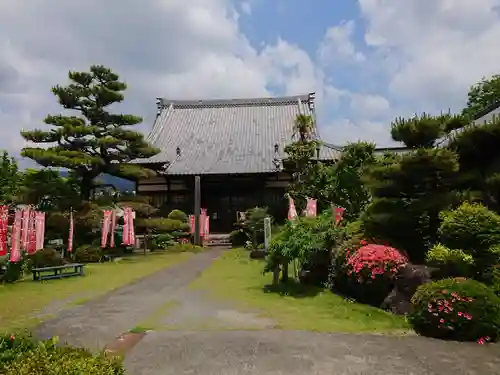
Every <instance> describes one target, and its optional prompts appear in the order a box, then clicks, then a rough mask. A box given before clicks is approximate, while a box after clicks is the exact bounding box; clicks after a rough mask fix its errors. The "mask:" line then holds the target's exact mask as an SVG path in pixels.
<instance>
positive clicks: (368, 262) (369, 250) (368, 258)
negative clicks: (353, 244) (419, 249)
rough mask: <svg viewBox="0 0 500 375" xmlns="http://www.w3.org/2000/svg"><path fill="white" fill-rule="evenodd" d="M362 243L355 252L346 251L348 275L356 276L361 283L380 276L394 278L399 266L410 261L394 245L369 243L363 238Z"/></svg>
mask: <svg viewBox="0 0 500 375" xmlns="http://www.w3.org/2000/svg"><path fill="white" fill-rule="evenodd" d="M360 245H361V247H360V248H359V249H358V250H357V251H355V252H354V253H352V254H351V252H350V251H349V250H347V252H346V257H347V265H348V271H347V275H348V276H354V277H355V278H356V279H357V280H358V282H359V283H365V282H369V281H370V280H375V279H376V278H377V277H379V276H381V277H384V278H388V279H393V278H394V277H395V276H396V275H397V273H398V270H399V268H400V267H401V266H402V265H404V264H406V263H408V259H407V258H406V257H405V256H404V255H403V254H401V253H400V252H399V251H398V250H397V249H395V248H393V247H390V246H385V245H376V244H368V243H367V242H366V241H365V240H361V242H360Z"/></svg>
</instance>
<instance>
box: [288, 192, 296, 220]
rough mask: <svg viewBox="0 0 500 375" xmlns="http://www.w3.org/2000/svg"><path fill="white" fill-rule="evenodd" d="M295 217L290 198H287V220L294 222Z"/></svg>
mask: <svg viewBox="0 0 500 375" xmlns="http://www.w3.org/2000/svg"><path fill="white" fill-rule="evenodd" d="M296 217H297V210H296V209H295V203H294V202H293V198H292V197H288V220H294V219H295V218H296Z"/></svg>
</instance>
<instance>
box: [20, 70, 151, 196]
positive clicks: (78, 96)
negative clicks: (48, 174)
mask: <svg viewBox="0 0 500 375" xmlns="http://www.w3.org/2000/svg"><path fill="white" fill-rule="evenodd" d="M68 76H69V79H70V81H71V83H70V84H69V85H67V86H64V87H63V86H59V85H57V86H55V87H53V88H52V92H53V93H54V95H55V96H56V97H57V98H58V101H59V103H60V104H61V106H62V107H63V108H64V109H66V110H72V111H76V112H78V113H77V114H76V115H66V114H64V115H63V114H59V115H49V116H47V117H46V118H45V120H44V122H45V123H46V124H48V125H52V126H53V128H52V129H50V130H40V129H35V130H31V131H22V132H21V135H22V136H23V138H24V139H26V140H28V141H31V142H34V143H37V144H39V145H40V147H26V148H24V149H23V150H22V156H24V157H28V158H30V159H33V160H35V161H36V162H37V163H38V164H40V165H42V166H44V167H56V168H66V169H69V170H71V171H72V172H73V174H74V175H75V177H77V178H78V180H79V182H80V192H81V198H82V200H85V201H87V200H89V198H90V194H91V191H92V189H93V187H94V179H95V178H96V177H97V176H98V175H100V174H101V173H106V174H110V175H113V176H117V177H122V178H140V177H149V176H152V175H154V174H155V172H154V171H152V170H150V169H146V168H144V167H141V166H139V165H135V164H129V162H130V161H132V160H134V159H137V158H149V157H151V156H153V155H156V154H157V153H158V152H159V150H157V149H155V148H153V147H151V146H150V145H149V144H148V142H146V141H145V140H144V136H143V135H142V134H141V133H140V132H137V131H133V130H131V129H129V127H130V126H132V125H137V124H139V123H141V122H142V118H141V117H138V116H134V115H129V114H115V113H112V112H110V106H112V105H113V104H115V103H119V102H122V101H123V99H124V95H123V91H125V90H126V88H127V85H126V84H125V83H124V82H121V81H120V80H119V77H118V75H117V74H115V73H113V72H112V71H111V69H108V68H106V67H104V66H102V65H92V66H91V67H90V71H89V72H69V74H68ZM43 146H45V147H43Z"/></svg>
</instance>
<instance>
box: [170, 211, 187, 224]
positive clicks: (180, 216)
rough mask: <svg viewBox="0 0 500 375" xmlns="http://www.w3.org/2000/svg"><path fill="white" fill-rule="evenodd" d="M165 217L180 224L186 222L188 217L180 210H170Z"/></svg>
mask: <svg viewBox="0 0 500 375" xmlns="http://www.w3.org/2000/svg"><path fill="white" fill-rule="evenodd" d="M167 217H168V218H169V219H171V220H178V221H180V222H182V223H187V222H188V216H187V215H186V214H185V213H184V212H183V211H181V210H172V211H171V212H170V213H169V214H168V216H167Z"/></svg>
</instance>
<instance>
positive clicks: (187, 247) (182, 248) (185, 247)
mask: <svg viewBox="0 0 500 375" xmlns="http://www.w3.org/2000/svg"><path fill="white" fill-rule="evenodd" d="M202 251H203V247H201V246H197V245H192V244H180V243H178V244H175V245H173V246H169V247H168V248H167V252H169V253H184V252H188V253H200V252H202Z"/></svg>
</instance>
